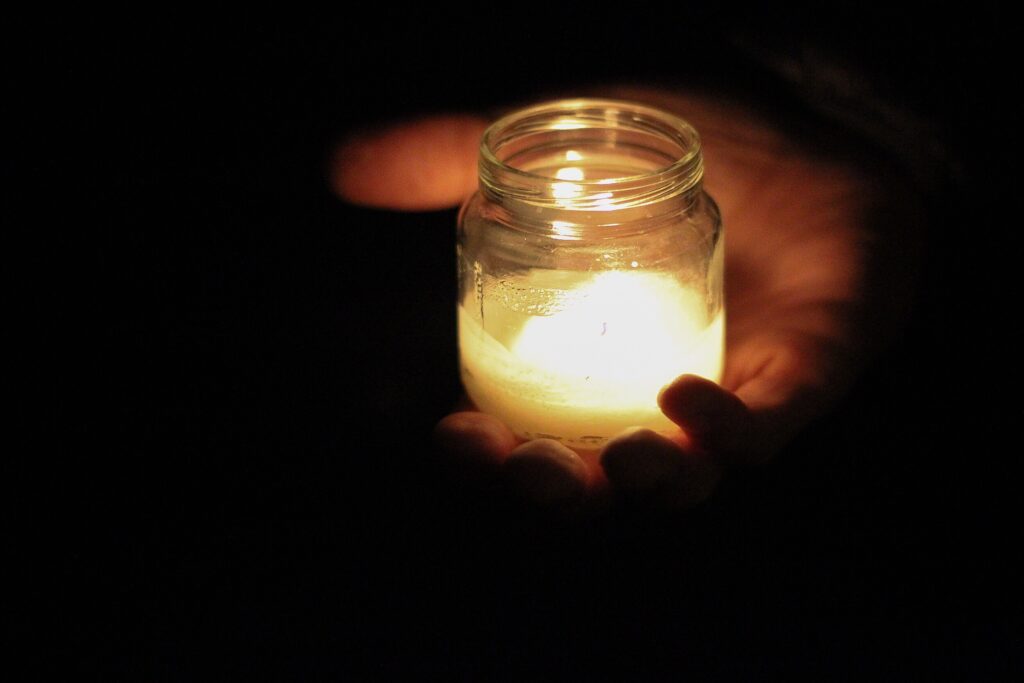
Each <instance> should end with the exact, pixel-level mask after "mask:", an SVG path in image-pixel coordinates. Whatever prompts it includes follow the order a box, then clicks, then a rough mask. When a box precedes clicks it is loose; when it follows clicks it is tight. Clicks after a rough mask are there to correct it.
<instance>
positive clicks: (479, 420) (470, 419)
mask: <svg viewBox="0 0 1024 683" xmlns="http://www.w3.org/2000/svg"><path fill="white" fill-rule="evenodd" d="M434 440H435V442H436V443H437V445H438V449H439V451H440V453H441V456H442V458H443V462H444V465H445V467H447V468H448V470H449V472H450V473H451V474H452V475H453V476H454V477H455V478H457V479H461V480H464V481H465V480H469V481H481V480H486V479H490V478H493V477H494V476H496V475H497V473H498V471H499V468H500V467H501V463H502V462H504V460H505V458H507V457H508V454H509V453H510V452H511V451H512V449H513V448H515V446H516V444H517V443H518V440H517V439H516V437H515V435H514V434H513V433H512V432H511V431H510V430H509V428H508V427H506V426H505V425H504V424H503V423H502V422H501V420H498V419H497V418H494V417H491V416H490V415H485V414H484V413H477V412H460V413H452V414H451V415H448V416H447V417H445V418H444V419H443V420H441V421H440V422H438V423H437V426H436V427H435V428H434Z"/></svg>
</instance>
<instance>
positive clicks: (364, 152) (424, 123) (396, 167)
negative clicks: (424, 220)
mask: <svg viewBox="0 0 1024 683" xmlns="http://www.w3.org/2000/svg"><path fill="white" fill-rule="evenodd" d="M486 127H487V121H486V120H485V119H483V118H482V117H478V116H472V115H468V114H456V115H445V116H432V117H429V118H423V119H419V120H416V121H410V122H405V123H400V124H395V125H392V126H388V127H386V128H383V129H380V130H377V131H372V132H363V133H357V134H354V135H351V136H350V137H349V138H348V139H347V140H345V141H344V142H342V143H341V144H340V145H339V146H338V147H337V149H336V150H335V153H334V156H333V157H332V160H331V168H330V180H331V187H332V188H333V190H334V191H335V193H337V194H338V195H339V196H340V197H341V198H342V199H345V200H346V201H349V202H351V203H353V204H358V205H360V206H369V207H375V208H381V209H392V210H398V211H430V210H435V209H445V208H449V207H452V206H457V205H458V204H459V203H461V202H462V200H463V199H465V197H466V196H467V195H469V194H470V193H472V192H473V191H474V190H475V189H476V183H477V173H476V160H477V155H478V150H479V147H480V138H481V136H482V135H483V132H484V130H485V129H486Z"/></svg>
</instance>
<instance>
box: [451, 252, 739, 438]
mask: <svg viewBox="0 0 1024 683" xmlns="http://www.w3.org/2000/svg"><path fill="white" fill-rule="evenodd" d="M630 265H633V264H630ZM634 267H635V266H634ZM553 282H557V283H558V284H559V286H560V287H561V289H560V290H558V292H559V294H558V296H557V298H556V299H551V300H549V301H547V303H546V308H545V309H544V310H543V311H539V314H537V313H538V312H535V314H534V315H530V316H516V315H515V314H514V313H511V312H505V311H503V310H494V311H489V312H488V313H487V315H488V316H490V317H489V318H486V319H485V321H484V322H485V326H486V328H487V329H486V330H485V328H484V327H481V326H480V324H479V322H477V320H476V319H475V318H474V317H473V316H471V315H470V314H469V313H468V312H467V311H466V310H465V308H463V309H462V310H460V344H461V345H462V358H463V365H464V373H463V380H464V382H465V384H466V389H467V391H468V392H469V395H470V397H471V398H472V399H473V401H474V402H475V403H476V404H477V406H478V407H479V408H480V409H481V410H483V411H484V412H487V413H490V414H492V415H496V416H498V417H500V418H502V419H503V420H504V421H505V422H506V424H508V425H509V426H510V427H511V428H512V429H513V430H514V431H516V432H517V434H519V436H521V437H524V438H532V437H536V436H544V435H548V436H557V437H558V438H561V439H562V440H563V441H565V442H566V443H569V444H570V445H573V446H575V447H577V448H579V447H583V448H587V447H592V448H593V447H598V446H600V444H601V443H603V442H604V440H606V439H607V438H609V437H611V436H613V435H614V434H616V433H618V432H620V431H622V430H623V429H625V428H627V427H630V426H645V427H649V428H652V429H655V430H658V431H662V432H665V433H668V432H671V431H673V430H674V429H675V427H674V426H673V425H672V423H671V422H669V421H668V419H667V418H665V417H664V415H662V414H661V411H660V410H659V408H658V405H657V396H658V392H659V391H660V389H661V388H662V387H663V386H665V385H666V384H668V383H669V382H671V381H672V380H673V379H675V378H676V377H677V376H679V375H681V374H683V373H693V374H697V375H701V376H704V377H707V378H709V379H713V380H717V379H718V378H719V375H720V373H721V364H722V338H723V322H722V316H721V314H719V315H718V316H717V317H716V318H715V319H713V320H709V319H708V313H707V310H708V309H707V304H706V301H705V299H704V297H703V296H700V295H698V294H697V293H696V292H694V291H692V290H688V289H686V288H684V287H683V286H682V285H680V284H679V282H678V281H677V280H676V279H674V278H672V277H670V276H668V275H665V274H661V273H651V272H642V271H634V270H627V271H604V272H599V273H596V274H595V273H585V272H584V273H552V272H551V271H548V272H547V273H545V272H544V271H538V272H537V273H536V274H534V276H533V279H532V280H531V278H530V277H527V278H524V280H523V281H522V282H517V283H516V285H517V290H518V291H522V292H531V291H532V292H545V293H547V294H548V295H550V293H551V292H552V291H553V290H552V287H551V284H552V283H553ZM470 296H471V297H472V296H473V294H472V293H471V294H470ZM465 303H466V304H467V305H468V304H469V303H470V302H469V301H467V302H465ZM511 303H512V304H513V306H515V305H516V303H515V302H511ZM516 326H518V327H516ZM504 328H509V329H512V332H511V333H509V334H508V335H507V338H506V339H504V340H502V341H504V343H502V342H501V341H499V340H498V339H496V338H495V337H494V336H493V335H492V333H491V332H492V330H495V331H496V333H497V334H498V336H499V337H500V336H502V334H501V332H502V330H503V329H504Z"/></svg>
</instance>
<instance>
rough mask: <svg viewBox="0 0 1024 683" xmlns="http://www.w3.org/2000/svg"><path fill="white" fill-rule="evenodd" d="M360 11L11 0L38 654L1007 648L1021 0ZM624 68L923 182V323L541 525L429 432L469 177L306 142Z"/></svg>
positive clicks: (661, 657) (159, 664)
mask: <svg viewBox="0 0 1024 683" xmlns="http://www.w3.org/2000/svg"><path fill="white" fill-rule="evenodd" d="M364 12H365V13H363V14H360V16H359V18H356V17H355V16H354V15H353V16H341V17H337V16H335V17H329V18H327V17H314V18H312V19H309V18H306V19H303V20H302V21H295V20H294V18H293V17H284V16H278V15H273V16H255V15H253V14H252V13H250V12H246V13H241V12H240V13H239V14H238V15H237V16H230V17H225V16H217V17H211V16H186V15H183V14H181V13H175V12H172V11H168V13H167V14H166V15H163V16H152V17H138V18H128V19H126V18H125V17H120V18H119V20H118V21H114V20H113V19H112V18H108V17H100V16H92V15H90V16H81V17H75V18H73V19H70V18H69V19H68V20H67V21H64V22H62V23H61V24H60V25H54V24H53V23H50V22H48V21H46V20H37V21H30V22H26V24H25V26H24V27H21V26H20V25H14V26H13V28H11V29H9V31H10V33H11V34H12V36H11V38H12V42H10V43H9V44H8V48H7V52H8V55H7V58H6V64H7V72H8V75H9V78H8V79H7V82H8V93H9V95H10V96H9V98H8V99H7V104H5V108H6V109H7V110H8V112H9V113H13V114H14V115H15V119H16V120H17V122H18V123H17V125H15V126H13V127H12V128H11V129H10V131H9V134H10V138H9V139H10V145H9V149H10V150H11V152H12V153H11V154H8V155H7V162H6V164H5V168H4V175H5V178H6V185H7V187H8V190H9V201H8V206H9V207H11V208H12V211H11V214H10V215H11V216H13V217H14V219H13V220H12V221H11V227H10V228H9V229H10V230H11V236H12V237H22V236H25V237H28V240H26V242H27V243H29V244H31V245H32V246H30V247H26V248H19V249H12V251H11V253H10V255H9V258H10V259H12V261H13V264H12V265H13V266H14V268H13V269H12V272H18V273H19V275H18V276H16V277H15V278H14V281H13V287H12V290H11V291H12V292H13V293H14V295H15V296H14V297H13V298H14V299H15V302H16V303H15V304H14V306H15V308H16V309H17V310H15V312H16V313H23V312H24V313H28V314H29V317H28V319H29V320H31V323H30V324H29V325H28V326H25V327H23V328H21V329H24V330H27V331H28V334H26V335H24V337H22V336H21V335H16V336H18V338H19V339H21V338H24V340H25V342H26V344H25V346H26V351H27V353H26V354H24V355H19V356H17V358H19V359H20V358H25V359H27V358H33V360H31V361H27V360H26V361H25V362H24V363H21V361H18V363H17V364H18V365H20V366H21V367H19V368H18V369H20V370H27V373H26V374H27V375H28V382H26V383H25V384H24V386H23V388H21V385H19V389H18V391H19V392H21V393H19V394H18V395H19V396H20V400H19V401H18V411H17V412H15V413H14V417H15V419H16V420H17V421H20V422H22V423H23V424H30V425H31V426H32V429H31V434H30V436H29V437H28V438H26V439H25V440H24V441H23V445H22V447H21V448H20V451H21V453H23V454H24V455H25V456H27V457H26V459H25V466H24V467H21V466H20V465H18V467H19V468H20V469H19V470H18V471H16V472H15V473H14V474H16V475H22V474H24V475H26V478H27V480H28V481H29V482H31V483H32V484H33V485H32V486H30V487H27V488H24V489H22V492H24V491H29V492H30V495H29V496H26V497H25V498H27V500H25V501H24V504H19V505H18V506H17V507H16V508H15V516H13V517H12V519H14V520H15V527H16V532H20V533H17V534H16V536H17V538H18V539H19V540H25V541H27V542H28V543H27V545H25V546H24V547H25V548H26V550H25V552H24V553H19V554H18V558H19V559H18V560H17V562H18V566H19V567H22V568H24V569H25V570H26V574H27V576H28V577H29V578H31V579H32V581H30V582H27V583H26V584H25V585H26V589H25V593H26V594H27V595H28V597H29V598H30V600H29V602H30V606H29V608H28V610H27V611H26V617H27V618H26V620H25V622H24V623H25V624H29V623H39V625H38V626H29V625H26V626H25V627H24V631H25V634H26V635H27V636H28V637H29V639H30V640H32V641H35V642H37V643H41V644H43V645H44V646H45V647H46V648H47V651H48V655H47V656H46V657H44V658H42V659H40V660H36V661H35V662H34V664H33V665H34V666H35V667H37V668H40V669H48V668H50V667H54V666H58V665H65V664H70V665H72V666H74V667H76V668H77V669H79V670H80V671H82V672H86V673H88V672H100V671H102V672H109V673H108V674H106V675H112V676H114V677H121V676H123V677H125V678H129V679H133V680H138V679H146V680H182V679H185V680H192V679H194V678H198V677H205V676H207V675H209V674H210V673H214V674H216V675H218V676H219V675H221V674H224V675H228V676H230V675H231V674H235V675H241V674H243V673H244V674H248V675H252V674H256V675H258V676H260V677H263V676H265V677H269V678H282V677H296V676H302V677H305V678H312V679H315V680H319V679H320V678H335V677H337V675H338V674H353V675H361V676H367V677H371V678H373V677H383V676H385V675H387V674H392V673H396V672H410V671H411V672H421V673H431V672H432V673H437V672H441V673H444V674H446V675H448V676H455V677H470V678H474V679H476V678H480V677H484V678H494V677H498V678H500V677H506V676H507V677H512V678H519V677H521V676H523V675H525V674H527V673H547V674H550V675H554V674H570V675H583V674H584V673H593V672H601V671H604V672H608V671H615V672H619V673H621V674H624V675H631V674H650V673H662V674H667V673H671V672H693V671H696V672H705V673H724V674H741V675H747V676H756V675H759V674H762V673H763V672H766V671H770V670H779V669H781V670H789V671H793V670H804V671H812V672H819V673H823V674H827V675H829V676H830V677H831V678H862V677H867V676H873V675H876V674H878V673H888V674H895V675H899V676H900V677H903V676H904V675H911V676H913V674H915V673H916V674H922V673H936V672H956V673H961V674H967V673H970V674H975V675H977V674H1001V673H1009V672H1011V671H1019V669H1020V665H1021V662H1020V657H1019V652H1018V649H1019V645H1018V643H1019V635H1020V634H1019V625H1020V624H1019V619H1020V616H1019V614H1020V611H1019V603H1018V602H1017V601H1016V600H1015V598H1014V592H1013V590H1012V588H1013V586H1014V584H1015V583H1016V580H1017V570H1018V568H1019V566H1020V562H1019V560H1020V543H1019V533H1017V532H1016V531H1015V530H1014V527H1013V524H1012V519H1013V514H1012V513H1013V511H1014V508H1015V504H1014V503H1015V499H1016V497H1017V494H1016V481H1015V479H1014V477H1013V475H1014V471H1015V467H1014V462H1013V461H1014V460H1015V458H1016V455H1015V453H1016V451H1017V450H1018V447H1017V445H1016V442H1015V441H1009V442H1006V441H1004V440H1003V437H1004V436H1007V435H1009V434H1010V430H1009V427H1010V421H1011V420H1019V418H1020V417H1021V415H1020V408H1019V401H1018V400H1016V399H1015V398H1014V396H1015V394H1014V392H1015V391H1016V389H1017V386H1018V382H1017V378H1018V376H1019V374H1018V373H1017V370H1016V362H1015V360H1014V355H1013V354H1014V352H1015V351H1016V350H1017V349H1018V348H1019V345H1018V344H1019V336H1018V335H1017V333H1016V332H1015V330H1014V326H1013V324H1012V320H1013V316H1012V314H1013V313H1014V312H1015V311H1016V310H1017V309H1018V308H1019V307H1018V306H1017V305H1016V304H1015V303H1014V300H1015V299H1014V295H1013V293H1012V291H1011V290H1009V288H1008V287H1007V285H1006V282H1008V281H1009V278H1007V277H1004V276H1005V275H1006V274H1007V273H1010V272H1013V263H1014V260H1015V258H1016V254H1017V250H1016V244H1017V243H1018V241H1017V239H1016V234H1015V233H1016V230H1017V223H1018V222H1017V221H1016V219H1015V217H1014V212H1013V211H1012V205H1013V203H1014V201H1015V194H1014V193H1015V190H1016V187H1015V185H1016V179H1015V177H1014V174H1013V173H1012V172H1011V169H1012V165H1011V162H1012V160H1013V156H1014V154H1015V140H1014V138H1015V133H1014V127H1013V126H1014V124H1015V123H1016V113H1017V110H1016V109H1014V107H1013V106H1012V105H1011V103H1010V102H1011V98H1010V95H1011V94H1012V93H1013V90H1014V88H1015V81H1016V80H1017V79H1015V77H1014V76H1013V73H1014V71H1013V67H1012V64H1013V63H1014V61H1013V57H1014V52H1015V45H1013V44H1012V42H1011V41H1012V38H1013V37H1012V36H1011V34H1010V31H1009V29H1008V28H1007V25H1008V23H1009V22H1008V18H1007V17H1006V16H1005V15H1004V14H1003V13H1002V12H1000V11H999V10H998V9H997V8H995V7H992V6H988V5H985V4H982V5H980V6H974V7H971V8H967V9H962V10H960V11H959V12H958V13H956V14H953V13H950V14H936V13H935V11H934V10H930V11H929V12H925V11H924V10H917V9H906V8H904V9H892V8H889V9H885V10H879V9H874V10H869V9H865V8H864V7H862V6H861V5H860V4H859V3H858V4H854V3H849V4H846V3H840V4H839V5H838V6H837V7H836V8H834V9H833V11H832V13H830V14H829V15H827V16H826V15H823V14H821V13H820V12H816V11H813V10H810V9H806V8H804V9H800V10H797V9H791V10H785V11H780V10H778V9H775V10H772V11H767V10H759V11H753V12H751V11H746V10H740V9H738V8H704V9H691V10H685V9H680V8H674V9H672V10H671V11H666V10H659V11H657V12H656V11H654V10H642V9H640V8H628V11H627V9H626V8H620V9H619V10H617V11H615V12H606V13H602V14H601V15H599V16H592V17H590V18H589V19H587V20H586V21H581V20H580V18H579V17H578V16H576V17H572V16H571V15H570V14H568V13H567V14H566V16H560V15H558V14H557V13H554V12H553V11H551V10H550V8H545V7H540V6H537V7H531V8H519V9H513V8H506V7H490V6H487V7H478V8H476V10H475V14H474V15H472V16H464V15H462V14H458V15H455V14H451V13H446V12H444V11H442V10H431V11H426V10H423V11H418V12H415V13H413V14H414V16H410V15H409V14H408V13H402V16H401V18H400V19H399V18H398V17H397V16H392V14H395V15H397V14H398V12H397V11H395V12H394V13H392V12H391V11H388V10H380V11H369V10H366V8H364ZM22 28H24V31H22ZM26 36H27V38H26ZM836 74H839V75H836ZM607 81H625V82H679V83H683V84H686V85H688V86H690V87H697V86H699V87H704V88H718V89H720V90H722V91H723V92H730V93H732V94H739V95H741V96H743V97H746V98H749V99H750V100H752V101H756V102H760V103H762V104H763V105H765V106H768V107H770V108H771V109H772V110H773V111H775V112H782V113H783V117H784V118H785V113H786V112H790V114H791V116H792V117H794V118H796V117H804V116H812V117H818V118H820V119H821V120H822V121H828V122H830V124H829V125H833V126H836V127H837V128H838V129H840V130H842V131H843V134H844V135H845V136H847V137H848V140H852V141H854V143H855V144H860V145H865V146H866V147H871V148H872V149H873V150H875V151H876V152H877V153H878V154H881V155H884V156H887V157H888V158H889V159H890V160H891V162H892V168H893V169H895V170H894V171H893V173H894V174H896V175H895V176H894V182H896V181H900V182H903V181H907V182H910V183H911V184H912V185H913V187H914V188H915V190H914V192H915V193H916V195H917V196H918V197H919V198H921V199H923V204H924V207H925V208H924V210H923V215H922V218H923V219H924V220H925V223H926V225H927V246H926V248H925V253H924V254H923V255H922V264H923V275H922V277H921V280H920V291H919V294H918V299H917V302H916V304H915V307H914V309H913V312H912V314H911V315H910V317H909V318H908V320H907V321H906V326H905V329H904V330H903V331H902V332H901V333H900V334H899V335H898V336H897V339H896V340H895V342H894V343H893V344H892V345H891V347H890V348H889V349H888V350H886V351H885V352H884V353H883V354H881V355H880V357H879V358H878V360H877V362H876V363H875V364H874V365H873V366H872V367H871V368H870V370H869V371H868V372H867V373H866V374H865V375H864V377H863V378H862V380H861V381H860V382H859V383H858V384H857V386H856V388H855V389H854V391H853V392H852V393H851V394H850V396H849V397H848V398H847V399H846V400H845V401H844V402H843V403H842V404H841V405H840V406H839V407H838V408H837V410H835V411H834V412H833V413H832V414H830V415H829V416H828V417H826V418H824V419H822V420H819V421H818V422H816V423H815V424H814V425H812V426H811V427H809V428H808V429H807V430H806V431H805V433H803V434H802V435H801V436H800V437H799V438H798V439H797V441H796V442H795V443H794V444H793V445H792V446H791V447H790V448H789V449H787V451H786V452H785V453H783V454H782V455H781V456H780V457H779V459H778V461H777V462H776V463H775V464H773V465H772V466H771V467H769V468H766V469H764V470H758V471H754V472H747V473H737V474H736V475H734V476H732V477H730V478H729V479H728V480H727V481H726V482H725V484H724V485H723V486H722V488H721V490H720V491H719V493H718V495H716V497H715V498H714V499H713V500H712V501H711V502H710V503H709V504H707V505H705V506H703V507H701V508H699V509H697V510H695V511H691V512H688V513H685V514H677V515H651V514H641V513H639V512H637V511H628V510H622V511H619V512H618V513H617V514H615V515H612V516H610V517H605V518H600V519H597V520H593V521H589V522H584V523H577V524H555V523H552V522H550V521H549V520H545V519H534V518H531V517H528V516H524V515H523V514H519V513H515V514H513V512H512V511H511V510H510V509H509V508H507V507H506V506H504V505H503V504H502V503H501V502H496V501H494V500H491V499H488V498H487V497H473V496H472V495H471V494H468V493H466V492H464V491H460V490H457V489H453V488H452V487H450V486H448V485H446V484H445V483H444V482H443V481H442V480H441V479H440V478H439V477H437V476H436V474H435V473H434V468H432V467H431V465H430V462H431V460H430V459H431V451H430V445H429V438H428V437H429V430H430V428H431V426H432V424H433V423H434V422H436V420H437V419H438V418H439V417H441V416H442V415H444V414H445V413H446V412H447V411H448V410H449V409H450V406H451V405H452V403H453V402H454V400H455V398H456V396H457V394H458V390H459V388H458V379H457V368H456V356H455V335H454V309H453V306H452V301H453V296H454V287H455V282H454V265H453V248H452V246H453V241H454V222H455V212H454V210H452V211H442V212H434V213H426V214H389V213H386V212H380V211H374V210H367V209H359V208H354V207H351V206H347V205H345V204H343V203H342V202H340V201H339V200H338V199H336V198H335V197H333V196H332V195H331V193H330V192H329V189H328V186H327V184H326V163H327V160H328V158H329V153H330V150H331V146H332V144H333V143H334V142H335V141H336V140H337V139H339V137H340V136H342V135H344V134H345V133H347V132H349V131H351V130H353V129H355V128H358V127H361V126H371V125H379V124H380V123H383V122H389V121H393V120H399V119H402V118H407V117H410V116H414V115H419V114H425V113H436V112H443V111H462V110H475V111H489V110H492V109H493V108H495V107H500V106H503V105H506V104H508V103H516V102H522V101H528V100H529V99H530V98H531V97H534V96H536V95H537V94H538V93H545V94H546V93H549V92H565V93H566V94H572V93H574V92H579V91H580V90H581V89H585V87H586V85H587V84H590V83H601V82H607ZM844 89H845V90H844ZM850 92H852V93H853V94H852V95H850V94H849V93H850ZM844 93H846V94H844ZM896 176H898V177H896ZM908 267H910V264H909V263H908ZM21 268H24V269H25V271H26V272H25V276H24V277H21V275H20V269H21ZM22 306H23V307H24V311H22V310H20V307H22ZM1003 391H1008V392H1009V393H1008V394H1007V393H1000V392H1003ZM15 462H18V463H20V462H21V460H17V461H15ZM11 481H13V482H18V481H20V477H18V476H16V477H13V478H11ZM12 499H13V500H19V497H18V496H15V497H13V498H12ZM28 586H31V588H28ZM40 615H41V616H42V617H43V622H45V623H43V622H38V617H39V616H40ZM108 680H109V679H108Z"/></svg>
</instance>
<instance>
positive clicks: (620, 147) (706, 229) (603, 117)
mask: <svg viewBox="0 0 1024 683" xmlns="http://www.w3.org/2000/svg"><path fill="white" fill-rule="evenodd" d="M479 172H480V182H479V189H478V191H477V192H476V193H475V194H474V195H473V196H472V197H470V198H469V199H468V200H467V201H466V203H465V204H464V205H463V207H462V210H461V212H460V214H459V231H458V267H459V301H458V321H459V323H458V324H459V346H460V366H461V373H462V381H463V384H464V386H465V388H466V392H467V393H468V395H469V397H470V399H471V400H472V401H473V402H474V403H475V404H476V406H477V407H478V408H479V409H480V410H482V411H483V412H486V413H489V414H492V415H494V416H496V417H498V418H500V419H501V420H502V421H504V422H505V423H506V424H507V425H508V426H509V427H510V428H511V429H512V430H513V431H514V432H515V433H516V435H517V436H519V437H520V438H523V439H532V438H553V439H557V440H559V441H561V442H562V443H564V444H566V445H568V446H570V447H572V448H575V449H577V450H596V449H598V448H600V447H601V446H603V445H604V443H605V442H607V441H608V439H610V438H611V437H613V436H615V435H616V434H617V433H619V432H621V431H622V430H624V429H626V428H628V427H633V426H639V427H647V428H650V429H654V430H655V431H658V432H661V433H669V432H671V431H672V430H673V429H674V426H673V425H672V424H671V422H669V420H668V419H667V418H666V417H665V416H664V415H663V414H662V413H661V411H660V410H659V408H658V405H657V396H658V393H659V391H660V389H661V388H662V387H663V386H665V385H666V384H668V383H669V382H671V381H672V380H673V379H675V378H676V377H677V376H679V375H681V374H685V373H690V374H696V375H700V376H703V377H706V378H708V379H711V380H715V381H717V380H718V379H719V377H720V375H721V371H722V356H723V340H724V303H723V268H724V239H723V232H722V224H721V220H720V217H719V212H718V208H717V206H716V205H715V203H714V201H713V200H712V199H711V198H710V197H709V196H708V195H707V194H706V193H705V192H704V191H703V188H702V184H701V179H702V176H703V164H702V158H701V149H700V140H699V137H698V135H697V132H696V131H695V130H694V129H693V128H692V127H691V126H690V125H689V124H687V123H686V122H685V121H683V120H682V119H680V118H678V117H676V116H674V115H672V114H669V113H666V112H663V111H659V110H657V109H654V108H651V107H647V106H644V105H641V104H636V103H632V102H620V101H613V100H596V99H584V100H563V101H556V102H550V103H545V104H540V105H537V106H533V107H530V108H527V109H523V110H520V111H517V112H515V113H512V114H510V115H508V116H505V117H504V118H502V119H500V120H499V121H497V122H496V123H494V124H493V125H492V126H491V127H490V128H489V129H488V130H487V131H486V132H485V133H484V136H483V139H482V142H481V146H480V164H479Z"/></svg>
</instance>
